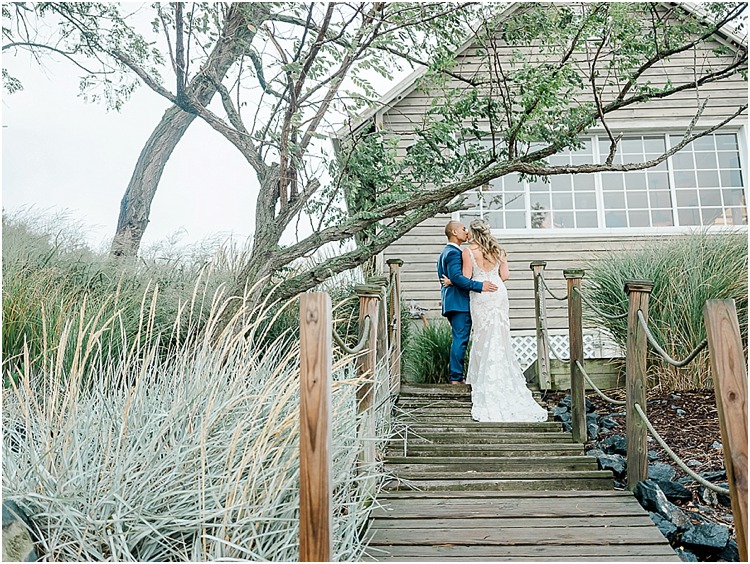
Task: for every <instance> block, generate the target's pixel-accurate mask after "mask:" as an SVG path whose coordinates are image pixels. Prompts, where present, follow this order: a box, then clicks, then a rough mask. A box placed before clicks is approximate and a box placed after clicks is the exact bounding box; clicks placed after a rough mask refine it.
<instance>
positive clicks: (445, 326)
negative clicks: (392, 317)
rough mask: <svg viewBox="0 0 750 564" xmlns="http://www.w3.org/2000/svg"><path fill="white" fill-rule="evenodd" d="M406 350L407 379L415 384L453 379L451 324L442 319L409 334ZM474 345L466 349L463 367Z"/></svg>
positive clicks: (405, 374)
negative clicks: (451, 376)
mask: <svg viewBox="0 0 750 564" xmlns="http://www.w3.org/2000/svg"><path fill="white" fill-rule="evenodd" d="M408 337H409V338H408V341H407V342H406V345H405V348H404V364H403V370H404V378H405V380H406V381H407V382H411V383H414V384H446V383H448V380H449V379H450V352H451V342H452V340H453V336H452V333H451V326H450V324H449V323H448V322H447V321H445V320H443V319H436V320H431V321H430V324H429V325H427V326H426V327H423V328H422V329H419V330H410V331H408ZM470 349H471V342H469V346H468V347H467V349H466V357H465V358H464V368H466V363H467V362H468V358H469V351H470Z"/></svg>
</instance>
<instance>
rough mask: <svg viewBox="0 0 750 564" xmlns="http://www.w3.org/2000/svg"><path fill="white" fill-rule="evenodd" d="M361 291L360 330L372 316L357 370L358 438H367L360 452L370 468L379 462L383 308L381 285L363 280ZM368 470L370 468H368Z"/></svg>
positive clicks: (355, 288)
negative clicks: (359, 380)
mask: <svg viewBox="0 0 750 564" xmlns="http://www.w3.org/2000/svg"><path fill="white" fill-rule="evenodd" d="M354 290H355V292H357V294H358V295H359V334H360V335H362V334H363V331H364V326H365V319H366V318H367V317H369V318H370V333H369V334H368V338H367V347H366V349H365V350H366V352H365V353H364V354H361V355H360V356H359V359H358V364H357V373H358V375H359V377H360V378H363V382H362V383H361V384H360V385H359V387H358V388H357V406H358V407H357V409H358V412H359V413H361V414H362V418H361V420H360V423H359V430H358V438H359V439H360V440H362V441H363V442H364V446H363V449H362V452H361V455H360V459H361V463H362V465H363V466H364V467H366V468H369V467H371V466H373V465H374V464H375V413H374V407H373V402H374V400H375V397H374V393H375V387H374V378H375V367H376V364H377V343H378V328H379V326H380V325H379V322H378V313H379V310H380V304H379V301H380V287H379V286H375V285H368V284H362V285H358V286H355V287H354ZM364 471H365V472H367V471H369V470H367V469H365V470H364ZM366 487H367V489H371V488H374V487H375V484H374V482H372V483H370V484H368V485H367V486H366Z"/></svg>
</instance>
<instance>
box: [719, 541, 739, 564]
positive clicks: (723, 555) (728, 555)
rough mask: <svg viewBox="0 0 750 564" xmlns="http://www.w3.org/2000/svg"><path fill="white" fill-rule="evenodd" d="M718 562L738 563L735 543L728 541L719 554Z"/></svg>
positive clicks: (737, 551)
mask: <svg viewBox="0 0 750 564" xmlns="http://www.w3.org/2000/svg"><path fill="white" fill-rule="evenodd" d="M719 560H723V561H724V562H739V561H740V551H739V550H738V549H737V541H734V540H730V541H729V542H728V543H727V546H726V548H725V549H724V550H722V551H721V552H720V553H719Z"/></svg>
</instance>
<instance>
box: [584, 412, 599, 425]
mask: <svg viewBox="0 0 750 564" xmlns="http://www.w3.org/2000/svg"><path fill="white" fill-rule="evenodd" d="M586 423H587V424H588V423H595V424H597V425H598V424H599V414H598V413H587V414H586Z"/></svg>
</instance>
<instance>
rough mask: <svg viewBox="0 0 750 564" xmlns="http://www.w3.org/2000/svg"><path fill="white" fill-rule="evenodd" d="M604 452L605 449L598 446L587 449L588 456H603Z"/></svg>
mask: <svg viewBox="0 0 750 564" xmlns="http://www.w3.org/2000/svg"><path fill="white" fill-rule="evenodd" d="M602 454H604V451H603V450H599V449H598V448H590V449H589V450H587V451H586V455H587V456H595V457H597V458H598V457H599V456H601V455H602Z"/></svg>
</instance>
